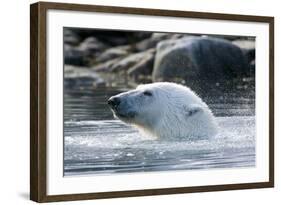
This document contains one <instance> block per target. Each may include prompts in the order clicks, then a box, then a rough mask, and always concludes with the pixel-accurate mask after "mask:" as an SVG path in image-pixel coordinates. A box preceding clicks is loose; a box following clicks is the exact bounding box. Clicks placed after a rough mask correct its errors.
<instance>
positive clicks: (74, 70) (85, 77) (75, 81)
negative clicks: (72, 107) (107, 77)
mask: <svg viewBox="0 0 281 205" xmlns="http://www.w3.org/2000/svg"><path fill="white" fill-rule="evenodd" d="M105 85H106V82H105V81H104V80H103V79H102V78H101V77H100V76H99V75H98V74H97V73H95V72H93V71H92V70H91V69H88V68H83V67H76V66H65V68H64V86H66V87H68V88H74V87H76V88H81V87H92V86H94V87H104V86H105Z"/></svg>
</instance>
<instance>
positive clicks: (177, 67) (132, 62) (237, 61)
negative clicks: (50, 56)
mask: <svg viewBox="0 0 281 205" xmlns="http://www.w3.org/2000/svg"><path fill="white" fill-rule="evenodd" d="M64 63H65V68H64V69H65V70H64V71H65V72H64V73H65V75H64V77H65V86H67V87H73V86H78V87H83V86H93V87H101V86H104V87H106V86H109V85H110V86H111V85H113V84H114V82H112V81H116V83H117V84H118V81H120V78H124V79H125V80H126V81H128V82H131V83H132V84H139V83H148V82H157V81H173V82H178V83H182V84H187V85H190V84H192V85H193V86H197V87H200V88H206V87H209V86H210V85H215V86H224V85H228V84H229V83H230V81H232V80H234V81H241V82H242V84H243V82H244V83H245V82H249V81H251V82H252V80H254V76H255V38H253V37H239V36H206V35H190V34H174V33H151V32H123V31H105V30H91V29H72V28H65V29H64ZM249 79H252V80H249Z"/></svg>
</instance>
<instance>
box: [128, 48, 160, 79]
mask: <svg viewBox="0 0 281 205" xmlns="http://www.w3.org/2000/svg"><path fill="white" fill-rule="evenodd" d="M154 58H155V53H154V52H147V54H146V55H144V57H143V58H142V59H141V60H140V61H139V62H137V63H136V64H135V65H134V66H132V67H131V68H130V69H129V70H128V71H127V74H128V75H129V76H131V77H134V78H138V77H139V76H140V75H142V76H150V75H151V74H152V70H153V63H154Z"/></svg>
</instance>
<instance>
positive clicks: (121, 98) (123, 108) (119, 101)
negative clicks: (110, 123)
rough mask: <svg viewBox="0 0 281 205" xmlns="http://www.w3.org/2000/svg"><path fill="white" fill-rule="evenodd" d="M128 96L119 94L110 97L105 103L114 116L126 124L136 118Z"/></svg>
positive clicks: (127, 94)
mask: <svg viewBox="0 0 281 205" xmlns="http://www.w3.org/2000/svg"><path fill="white" fill-rule="evenodd" d="M129 95H130V93H120V94H118V95H115V96H112V97H110V98H109V99H108V101H107V103H108V105H109V106H110V108H111V110H112V112H113V113H114V116H115V117H117V118H119V119H121V120H123V121H126V122H129V120H132V119H133V118H134V117H135V116H136V111H135V109H133V108H134V106H131V103H130V100H129V99H128V96H129Z"/></svg>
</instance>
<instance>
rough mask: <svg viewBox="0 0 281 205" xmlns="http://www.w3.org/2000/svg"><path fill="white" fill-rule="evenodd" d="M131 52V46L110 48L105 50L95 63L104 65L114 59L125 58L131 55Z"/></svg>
mask: <svg viewBox="0 0 281 205" xmlns="http://www.w3.org/2000/svg"><path fill="white" fill-rule="evenodd" d="M130 50H131V46H117V47H113V48H109V49H107V50H105V51H104V52H103V53H101V54H100V55H98V56H96V58H95V60H94V61H95V62H96V63H102V62H105V61H108V60H111V59H114V58H120V57H124V56H126V55H128V54H129V51H130Z"/></svg>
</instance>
